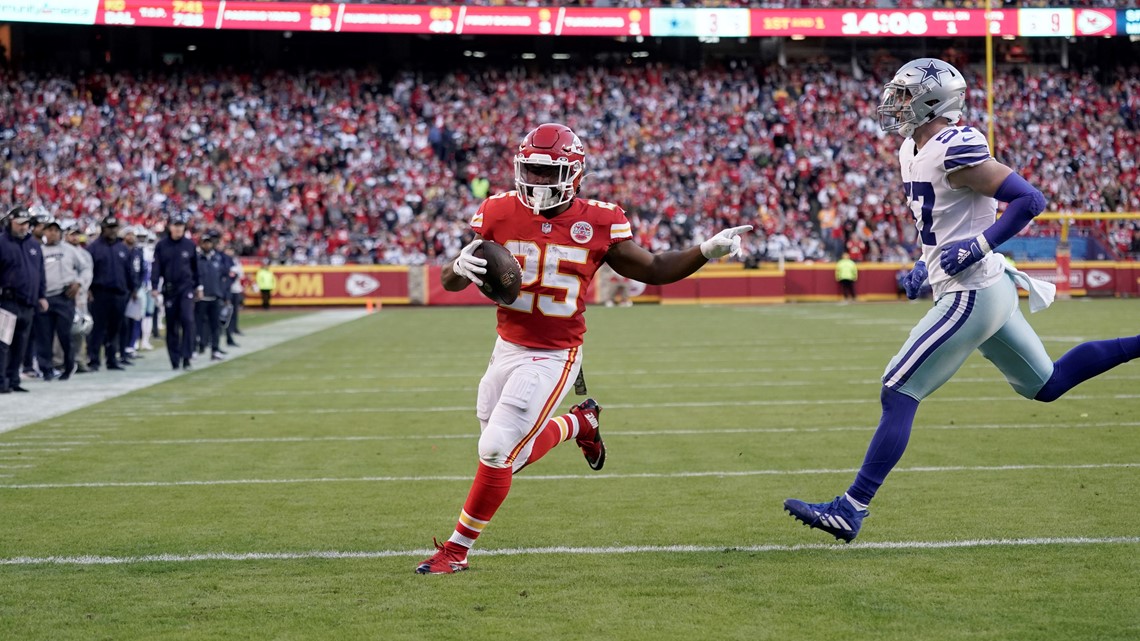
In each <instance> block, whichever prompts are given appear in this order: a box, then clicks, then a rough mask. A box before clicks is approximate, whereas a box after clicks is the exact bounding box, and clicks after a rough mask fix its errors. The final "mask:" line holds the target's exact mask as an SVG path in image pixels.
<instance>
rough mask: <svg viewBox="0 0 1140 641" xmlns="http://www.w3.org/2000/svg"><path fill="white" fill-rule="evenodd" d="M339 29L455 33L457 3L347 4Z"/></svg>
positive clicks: (339, 20)
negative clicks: (451, 5) (419, 4)
mask: <svg viewBox="0 0 1140 641" xmlns="http://www.w3.org/2000/svg"><path fill="white" fill-rule="evenodd" d="M342 6H343V7H344V9H343V12H342V13H341V15H340V18H339V19H338V20H337V21H336V23H335V30H336V31H349V32H370V31H371V32H375V31H382V32H384V33H453V32H454V31H455V14H456V13H458V7H418V6H411V5H369V4H346V5H342Z"/></svg>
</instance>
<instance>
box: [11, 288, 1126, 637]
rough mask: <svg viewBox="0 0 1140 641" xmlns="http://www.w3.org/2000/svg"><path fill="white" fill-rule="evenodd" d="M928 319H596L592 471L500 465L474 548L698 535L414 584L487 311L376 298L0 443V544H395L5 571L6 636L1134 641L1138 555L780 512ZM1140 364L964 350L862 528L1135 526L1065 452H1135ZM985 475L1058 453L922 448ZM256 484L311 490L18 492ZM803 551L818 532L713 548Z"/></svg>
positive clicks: (836, 469)
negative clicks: (1035, 393) (1030, 379)
mask: <svg viewBox="0 0 1140 641" xmlns="http://www.w3.org/2000/svg"><path fill="white" fill-rule="evenodd" d="M925 311H926V306H925V305H910V304H880V305H854V306H833V305H822V304H820V305H789V306H776V307H717V308H701V307H637V308H633V309H603V308H591V309H590V310H589V312H588V314H587V316H588V319H589V323H590V327H591V331H590V333H589V334H588V335H587V341H586V346H585V353H586V357H585V358H586V360H585V363H586V378H587V382H588V384H589V386H590V393H591V395H592V396H595V397H596V398H597V399H598V400H599V402H600V403H601V404H602V405H603V407H604V408H605V411H604V413H603V415H602V423H603V434H605V435H606V443H607V446H608V449H609V460H608V462H607V465H606V469H605V470H604V471H603V473H601V474H595V473H592V472H591V471H590V470H589V469H588V468H587V467H586V465H585V462H584V461H583V460H582V457H581V455H580V453H579V452H578V451H577V449H576V448H574V447H573V446H572V444H570V445H562V446H560V447H559V448H557V449H555V450H554V451H553V452H552V453H551V454H549V455H548V456H547V457H546V458H544V459H543V460H542V461H541V462H540V463H539V464H537V465H536V466H534V467H533V468H528V469H527V470H526V471H525V472H523V473H522V474H520V475H519V476H517V477H516V478H515V483H514V486H513V488H512V492H511V496H510V497H508V499H507V502H506V504H505V505H504V508H503V509H502V510H501V511H500V513H499V515H498V516H497V517H496V518H495V520H494V521H493V522H492V524H491V525H490V526H489V527H488V528H487V530H486V532H485V533H484V535H483V537H482V538H481V539H480V543H479V548H480V549H482V550H487V551H493V550H504V549H515V548H550V547H555V546H568V547H595V548H616V547H623V546H661V545H667V546H707V547H709V548H712V551H702V552H682V551H669V552H631V553H617V552H616V551H613V550H610V551H605V550H602V551H600V552H597V553H592V554H556V553H551V552H539V553H531V554H519V555H485V556H483V555H473V556H472V557H471V567H472V569H471V570H470V571H468V572H465V573H462V574H459V575H455V576H443V577H439V576H437V577H424V576H417V575H414V574H412V568H413V567H414V565H415V563H416V562H417V561H419V560H420V559H421V558H422V556H423V555H419V554H413V553H411V551H414V550H426V548H427V547H428V544H429V543H430V540H431V537H432V536H433V535H434V536H438V537H440V538H441V539H443V538H446V537H447V536H448V535H449V534H450V532H451V528H452V526H453V525H454V521H455V518H456V516H457V515H458V512H459V508H460V507H461V505H462V501H463V498H464V497H465V496H466V493H467V489H468V487H469V479H470V476H471V475H472V474H473V472H474V469H475V445H476V439H475V434H476V432H477V424H476V422H475V419H474V417H473V413H474V410H473V407H474V401H475V394H476V387H477V384H478V380H479V376H480V375H481V373H482V371H483V369H484V367H485V364H486V360H487V357H488V355H489V353H490V349H491V345H492V343H493V340H494V329H493V326H494V313H493V311H491V310H490V309H486V308H482V309H385V310H384V311H383V312H381V313H380V314H376V315H372V316H368V317H366V318H363V319H361V320H358V321H356V322H353V323H350V324H347V325H344V326H341V327H338V328H334V329H331V330H328V331H326V332H324V333H322V334H320V335H317V336H312V337H309V338H306V339H302V340H298V341H293V342H291V343H287V344H284V345H281V346H279V347H276V348H272V349H270V350H267V351H265V352H261V353H257V354H253V355H250V356H247V357H244V358H241V359H238V360H235V361H233V362H230V363H225V364H223V365H222V366H220V367H216V368H211V369H209V370H205V371H199V372H194V373H191V374H189V375H187V376H184V377H181V378H179V379H177V380H175V381H171V382H169V383H165V384H163V385H160V386H156V387H152V388H149V389H146V390H142V391H139V392H136V393H134V394H131V395H129V396H126V397H122V398H120V399H116V400H113V401H108V402H105V403H102V404H100V405H97V406H94V407H92V408H90V409H88V410H86V411H84V412H81V413H75V414H71V415H68V416H64V417H61V418H56V419H52V420H50V421H47V422H44V423H40V424H37V425H35V426H30V427H26V428H23V429H20V430H17V431H15V432H11V433H8V434H3V435H0V446H2V447H0V457H4V459H3V460H0V464H3V465H8V466H13V467H9V468H4V469H0V473H2V474H4V475H9V476H8V478H0V486H7V487H0V514H3V526H2V527H0V562H2V560H3V559H13V558H16V557H36V558H41V557H49V556H61V557H76V556H83V555H98V556H108V557H137V556H142V555H155V554H174V555H192V554H208V553H218V552H226V553H235V554H241V553H272V552H285V553H306V552H309V551H314V550H317V551H336V552H382V551H394V552H396V553H400V552H407V553H406V554H397V555H396V556H391V557H381V558H355V559H353V558H337V559H312V558H308V559H291V560H281V559H278V560H243V561H218V560H206V561H184V562H143V563H132V564H123V565H82V566H79V565H49V564H34V565H0V584H2V585H3V586H4V589H3V590H0V638H3V639H101V638H107V639H180V640H181V639H234V638H241V639H379V638H383V639H455V638H467V639H491V638H496V639H497V638H501V637H502V636H504V635H508V634H509V635H516V636H517V635H520V634H521V635H524V636H526V637H528V638H543V639H704V638H708V639H714V638H715V639H819V638H833V637H834V638H874V639H1091V638H1096V639H1135V638H1137V637H1138V636H1140V616H1138V615H1137V614H1136V612H1137V610H1136V604H1137V603H1140V584H1138V583H1137V581H1136V576H1137V575H1138V573H1140V544H1137V543H1134V542H1125V543H1106V544H1091V545H1067V544H1051V545H1041V546H1030V547H971V548H963V549H856V548H842V546H840V545H839V544H835V545H834V548H835V549H831V545H830V543H829V542H830V541H831V539H830V537H827V536H826V535H824V534H823V533H820V532H817V531H809V530H807V529H805V528H803V527H802V526H800V525H798V524H796V523H795V522H794V521H793V520H792V519H791V518H790V517H788V516H787V515H786V514H784V513H783V512H782V511H781V501H782V500H783V499H784V498H786V497H788V496H795V497H798V498H804V499H808V500H813V501H815V500H825V499H830V498H831V497H833V496H834V495H835V494H836V493H838V492H841V491H842V490H843V489H845V488H846V486H847V484H848V483H849V482H850V480H851V478H852V475H853V473H852V472H850V471H847V470H852V469H854V468H856V467H857V466H858V464H859V462H860V461H861V460H862V455H863V452H864V449H865V447H866V444H867V442H868V440H869V438H870V435H871V432H872V429H873V427H874V425H875V424H876V423H877V420H878V403H877V399H878V389H879V383H878V376H879V375H880V374H881V372H882V370H883V368H884V366H885V365H886V363H887V361H888V360H889V358H890V357H891V356H892V355H893V354H894V353H895V351H896V350H897V349H898V347H899V346H900V345H901V344H902V342H903V340H905V337H906V333H907V331H909V329H910V327H911V326H912V325H913V324H914V323H915V322H916V321H917V320H918V318H919V317H920V316H921V315H922V314H923V313H924V312H925ZM246 318H251V319H252V318H254V315H253V314H250V315H249V316H246V317H243V321H244V320H245V319H246ZM1137 318H1140V302H1136V301H1062V302H1060V303H1058V304H1057V305H1056V306H1055V307H1054V308H1053V309H1050V310H1049V311H1047V312H1045V313H1043V314H1036V315H1033V316H1032V317H1031V319H1030V320H1031V322H1032V323H1033V325H1034V327H1035V328H1037V330H1038V332H1039V333H1040V334H1041V335H1042V337H1043V338H1044V340H1045V344H1046V347H1047V348H1048V349H1049V351H1050V354H1051V355H1053V356H1054V358H1056V357H1058V356H1060V355H1061V354H1062V353H1063V352H1064V350H1066V349H1068V348H1069V347H1071V346H1072V345H1073V344H1075V343H1076V342H1078V341H1080V340H1087V339H1096V338H1107V337H1112V336H1118V335H1125V334H1128V333H1130V332H1136V331H1138V328H1137V324H1136V319H1137ZM249 327H250V329H251V331H257V330H256V329H255V328H254V327H253V325H252V324H251V325H250V326H249ZM1137 380H1140V365H1137V364H1135V363H1133V364H1129V365H1125V366H1123V367H1121V368H1119V369H1117V370H1114V371H1113V372H1110V373H1109V374H1108V375H1107V376H1105V377H1102V378H1101V379H1098V380H1096V381H1092V382H1090V383H1086V384H1085V385H1082V386H1080V387H1078V388H1077V389H1076V390H1074V391H1073V392H1072V394H1073V398H1070V399H1062V400H1061V401H1059V402H1057V403H1054V404H1052V405H1044V404H1035V403H1032V402H1029V401H1025V400H1023V399H1021V398H1020V397H1018V396H1017V395H1016V394H1014V393H1013V392H1012V390H1010V389H1009V388H1008V386H1007V385H1006V384H1005V383H1004V381H1003V380H1002V378H1001V376H1000V374H999V373H998V372H997V371H996V370H995V369H994V368H993V367H992V366H991V365H990V364H989V363H988V362H986V361H985V360H984V359H982V358H981V357H980V356H978V355H974V356H972V357H971V358H970V359H969V361H967V363H966V366H965V367H964V368H963V370H962V371H961V372H960V373H959V376H958V378H957V379H956V380H954V381H952V382H951V383H950V384H948V385H947V386H945V387H944V388H943V389H942V390H940V391H939V392H937V393H936V394H935V395H934V396H933V397H932V398H930V399H928V400H927V401H926V402H924V403H923V406H922V407H921V408H920V410H919V414H918V419H917V424H916V428H915V432H914V434H913V436H912V439H911V445H910V448H909V449H908V451H907V453H906V456H904V458H903V460H902V462H901V464H900V469H899V470H897V471H896V473H895V474H893V475H892V476H891V478H890V479H888V481H887V484H886V485H885V486H884V489H883V491H882V492H881V493H880V496H879V498H878V499H877V500H876V502H875V504H874V505H873V506H872V516H871V518H870V519H868V520H867V521H866V522H865V524H864V530H863V534H862V535H861V536H860V538H859V540H858V541H859V543H876V542H943V541H955V540H972V539H1003V538H1008V539H1020V538H1034V537H1095V538H1102V537H1133V536H1134V535H1135V534H1136V532H1137V529H1138V526H1140V515H1138V513H1137V510H1136V509H1135V508H1136V507H1137V504H1136V491H1137V486H1138V483H1137V475H1138V472H1140V470H1138V468H1135V467H1085V468H1072V467H1071V466H1073V465H1089V466H1103V465H1109V464H1133V463H1140V441H1138V440H1137V438H1136V434H1137V429H1138V428H1140V398H1138V396H1140V395H1138V394H1137V385H1136V381H1137ZM987 399H989V400H987ZM577 401H578V399H577V397H574V396H573V395H571V396H570V397H569V398H568V400H567V403H566V405H568V404H570V403H574V402H577ZM69 444H70V445H69ZM52 449H58V450H64V449H66V450H67V451H43V450H52ZM24 465H28V466H30V467H22V466H24ZM1006 465H1015V466H1052V467H1035V468H1029V469H989V470H961V469H938V470H930V469H927V468H946V467H952V466H964V467H968V468H977V467H991V466H1006ZM15 466H20V467H15ZM916 468H918V469H916ZM906 470H911V471H906ZM717 472H722V473H724V474H719V475H718V474H707V473H717ZM694 473H695V474H696V475H693V474H694ZM637 475H641V476H637ZM424 477H432V478H424ZM552 477H562V478H552ZM251 479H255V480H264V481H272V480H286V479H287V480H301V481H303V482H297V483H258V484H250V483H227V484H214V485H158V486H142V487H140V486H127V487H56V488H23V489H17V488H13V487H11V486H13V485H30V484H75V483H105V482H114V483H123V482H126V483H131V482H157V483H171V482H186V481H206V482H217V481H248V480H251ZM305 479H325V480H324V481H320V482H316V481H307V482H304V480H305ZM362 479H372V480H362ZM385 479H393V480H385ZM798 544H810V545H812V546H818V545H821V544H826V545H827V546H828V549H818V548H815V547H813V548H812V549H802V550H787V549H776V550H771V551H739V550H735V551H731V550H724V549H723V548H732V547H734V546H765V545H776V546H794V545H798ZM424 555H426V553H425V554H424Z"/></svg>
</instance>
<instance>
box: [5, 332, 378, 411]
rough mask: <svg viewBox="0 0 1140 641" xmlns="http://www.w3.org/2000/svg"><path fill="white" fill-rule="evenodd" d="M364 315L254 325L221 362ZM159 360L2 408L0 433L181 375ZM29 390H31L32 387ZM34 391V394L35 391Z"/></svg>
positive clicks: (75, 382) (94, 376) (76, 382)
mask: <svg viewBox="0 0 1140 641" xmlns="http://www.w3.org/2000/svg"><path fill="white" fill-rule="evenodd" d="M364 315H365V313H364V311H363V310H326V311H317V312H311V313H306V314H304V315H302V316H298V317H295V318H289V319H283V320H280V321H277V322H274V323H269V324H268V325H265V326H263V327H258V328H256V329H254V330H252V331H251V332H249V337H248V339H247V340H245V341H243V343H246V345H245V347H244V348H243V349H242V351H241V352H240V353H238V354H235V355H234V356H233V357H232V358H231V360H229V361H223V363H232V362H234V361H235V360H238V359H241V358H244V357H246V356H248V355H250V354H253V353H256V352H258V351H261V350H263V349H266V348H269V347H273V346H276V345H279V344H281V343H284V342H286V341H290V340H293V339H296V338H300V337H302V336H308V335H310V334H313V333H315V332H320V331H324V330H327V329H329V328H331V327H335V326H337V325H340V324H342V323H346V322H349V321H352V320H356V319H358V318H362V317H363V316H364ZM163 360H165V359H164V357H163V356H160V355H159V352H154V354H153V357H152V358H150V359H147V360H146V361H143V362H141V363H140V364H139V365H138V366H136V367H134V368H132V371H130V372H106V371H103V372H97V373H92V374H85V375H83V377H82V378H81V379H76V380H73V381H71V382H69V383H68V384H67V390H68V391H67V393H66V394H62V395H58V396H55V397H53V398H52V399H51V402H50V403H32V404H25V405H16V406H13V407H5V408H4V411H3V412H2V413H0V433H4V432H10V431H12V430H16V429H19V428H21V427H23V426H25V425H30V424H32V423H37V422H39V421H43V420H47V419H51V418H55V417H57V416H60V415H62V414H66V413H68V412H72V411H74V410H79V409H82V408H84V407H87V406H89V405H92V404H94V403H98V402H100V401H104V400H107V399H111V398H115V397H118V396H122V395H124V394H127V393H128V392H133V391H135V390H138V389H143V388H146V387H150V386H152V385H155V384H157V383H162V382H165V381H168V380H171V379H173V378H175V377H178V376H182V375H183V374H184V372H183V371H182V370H177V371H172V370H171V368H170V367H169V366H164V365H163V363H162V362H163ZM214 366H215V364H214V363H207V362H199V364H198V370H199V371H201V370H202V369H204V368H206V367H210V368H213V367H214ZM221 369H222V370H223V371H224V370H225V369H231V370H233V369H239V370H242V372H243V376H248V372H245V371H244V369H242V368H226V367H222V368H221ZM212 376H213V375H211V377H212ZM201 380H203V381H205V380H209V379H206V378H202V379H201ZM33 384H35V385H42V386H44V387H42V388H41V389H46V387H47V386H50V385H52V384H50V383H43V382H39V383H33ZM33 392H35V390H34V389H33ZM35 393H37V394H38V393H39V392H35ZM107 416H113V415H107ZM77 429H78V431H80V432H85V431H86V430H87V427H86V426H83V427H79V428H77Z"/></svg>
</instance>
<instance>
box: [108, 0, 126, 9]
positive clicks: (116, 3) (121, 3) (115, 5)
mask: <svg viewBox="0 0 1140 641" xmlns="http://www.w3.org/2000/svg"><path fill="white" fill-rule="evenodd" d="M126 10H127V0H103V11H126Z"/></svg>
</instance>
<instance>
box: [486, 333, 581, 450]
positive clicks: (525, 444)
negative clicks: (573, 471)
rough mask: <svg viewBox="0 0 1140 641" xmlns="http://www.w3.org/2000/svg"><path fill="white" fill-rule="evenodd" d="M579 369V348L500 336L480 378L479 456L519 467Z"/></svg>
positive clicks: (571, 384)
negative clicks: (519, 342)
mask: <svg viewBox="0 0 1140 641" xmlns="http://www.w3.org/2000/svg"><path fill="white" fill-rule="evenodd" d="M581 367H582V347H581V346H578V347H572V348H570V349H562V350H545V349H533V348H530V347H523V346H522V345H516V344H515V343H511V342H508V341H505V340H503V339H502V338H498V339H497V340H496V341H495V350H494V351H493V352H492V353H491V362H490V364H489V365H488V366H487V371H486V373H484V374H483V379H482V380H480V381H479V399H478V401H476V403H475V416H476V417H478V419H479V429H480V430H481V432H482V433H481V435H480V437H479V460H481V461H482V462H483V463H485V464H487V465H490V466H491V467H509V468H511V469H513V470H514V471H516V472H517V471H518V470H519V469H520V468H522V466H523V465H524V464H526V461H527V458H528V457H529V456H530V450H531V447H532V446H533V445H534V438H535V437H536V436H538V433H539V432H540V431H542V428H543V426H545V425H546V421H547V420H549V419H550V417H551V415H552V414H553V413H554V410H555V409H556V408H557V407H558V406H559V405H561V404H562V401H563V399H565V398H566V394H567V392H569V391H570V388H571V387H572V386H573V384H574V380H575V379H576V378H578V370H579V369H581Z"/></svg>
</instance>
